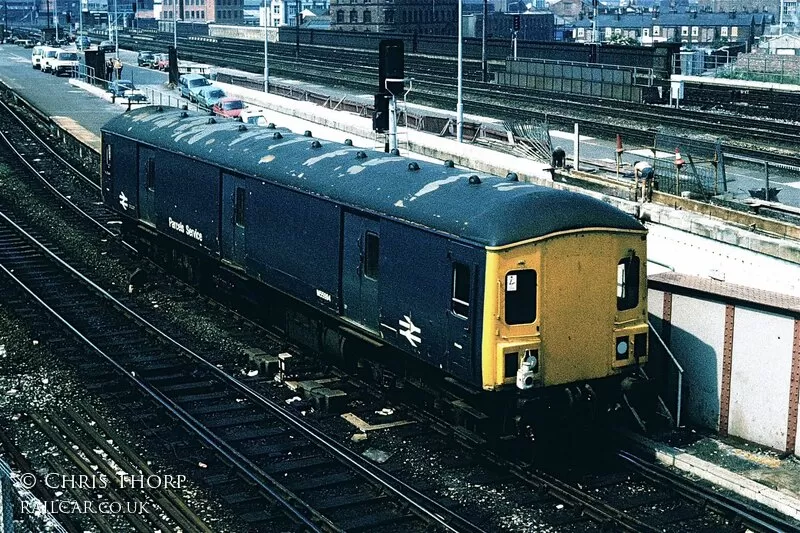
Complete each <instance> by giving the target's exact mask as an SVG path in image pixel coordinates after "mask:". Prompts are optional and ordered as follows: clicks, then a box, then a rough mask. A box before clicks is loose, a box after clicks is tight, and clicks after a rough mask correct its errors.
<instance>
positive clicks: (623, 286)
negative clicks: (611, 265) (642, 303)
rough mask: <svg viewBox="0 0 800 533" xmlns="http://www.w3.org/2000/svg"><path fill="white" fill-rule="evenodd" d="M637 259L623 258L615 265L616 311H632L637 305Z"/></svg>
mask: <svg viewBox="0 0 800 533" xmlns="http://www.w3.org/2000/svg"><path fill="white" fill-rule="evenodd" d="M639 263H640V261H639V258H638V257H637V256H635V255H631V256H629V257H625V258H623V259H622V260H621V261H620V262H619V263H618V264H617V310H618V311H624V310H626V309H633V308H634V307H636V306H637V305H638V304H639Z"/></svg>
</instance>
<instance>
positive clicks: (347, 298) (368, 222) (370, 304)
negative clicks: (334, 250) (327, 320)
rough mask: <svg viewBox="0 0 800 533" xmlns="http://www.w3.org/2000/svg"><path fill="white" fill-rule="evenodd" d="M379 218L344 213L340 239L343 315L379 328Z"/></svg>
mask: <svg viewBox="0 0 800 533" xmlns="http://www.w3.org/2000/svg"><path fill="white" fill-rule="evenodd" d="M378 230H379V223H378V220H375V219H372V218H368V217H363V216H360V215H358V214H356V213H349V212H345V213H344V229H343V239H342V247H343V251H342V299H343V302H344V316H345V317H347V318H349V319H351V320H353V321H355V322H358V323H359V324H362V325H364V326H365V327H367V328H369V329H371V330H373V331H378V327H379V324H378V322H379V318H380V317H379V312H378V280H379V277H380V273H379V271H378V261H379V258H380V233H379V231H378Z"/></svg>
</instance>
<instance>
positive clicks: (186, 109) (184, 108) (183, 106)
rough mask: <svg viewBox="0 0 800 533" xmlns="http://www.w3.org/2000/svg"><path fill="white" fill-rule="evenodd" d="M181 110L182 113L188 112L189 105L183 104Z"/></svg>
mask: <svg viewBox="0 0 800 533" xmlns="http://www.w3.org/2000/svg"><path fill="white" fill-rule="evenodd" d="M181 109H183V110H184V111H188V110H189V104H183V105H182V106H181Z"/></svg>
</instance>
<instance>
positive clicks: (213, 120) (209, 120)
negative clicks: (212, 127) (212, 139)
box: [206, 117, 217, 124]
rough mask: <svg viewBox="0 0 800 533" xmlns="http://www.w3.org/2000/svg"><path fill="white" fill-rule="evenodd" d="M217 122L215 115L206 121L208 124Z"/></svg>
mask: <svg viewBox="0 0 800 533" xmlns="http://www.w3.org/2000/svg"><path fill="white" fill-rule="evenodd" d="M216 123H217V121H216V120H215V119H214V117H211V118H209V119H208V122H206V124H216Z"/></svg>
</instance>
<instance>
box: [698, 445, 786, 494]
mask: <svg viewBox="0 0 800 533" xmlns="http://www.w3.org/2000/svg"><path fill="white" fill-rule="evenodd" d="M711 442H712V443H716V442H719V441H715V440H713V439H712V440H711ZM734 444H736V443H734ZM715 445H717V444H715ZM739 445H740V444H739ZM717 446H719V449H723V446H721V445H717ZM699 448H700V447H698V449H699ZM698 449H694V450H691V451H689V452H688V453H690V454H696V455H697V456H702V453H701V451H698ZM733 449H734V450H735V449H737V448H735V447H734V448H733ZM761 453H762V454H763V455H764V456H765V457H770V455H769V452H768V451H764V452H761ZM709 458H710V459H711V460H712V462H713V461H714V460H715V458H714V457H713V454H712V456H711V457H709ZM754 463H755V464H760V463H759V461H754ZM762 463H769V461H762ZM773 463H774V461H773ZM771 468H772V466H771ZM781 468H784V469H786V468H787V466H786V464H783V465H779V466H778V467H777V468H775V469H774V472H776V473H777V472H778V471H780V470H781ZM787 471H789V470H787ZM761 474H763V472H761ZM747 475H759V474H754V473H752V472H747ZM786 490H787V491H789V492H791V491H792V490H793V489H792V488H791V487H786Z"/></svg>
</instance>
